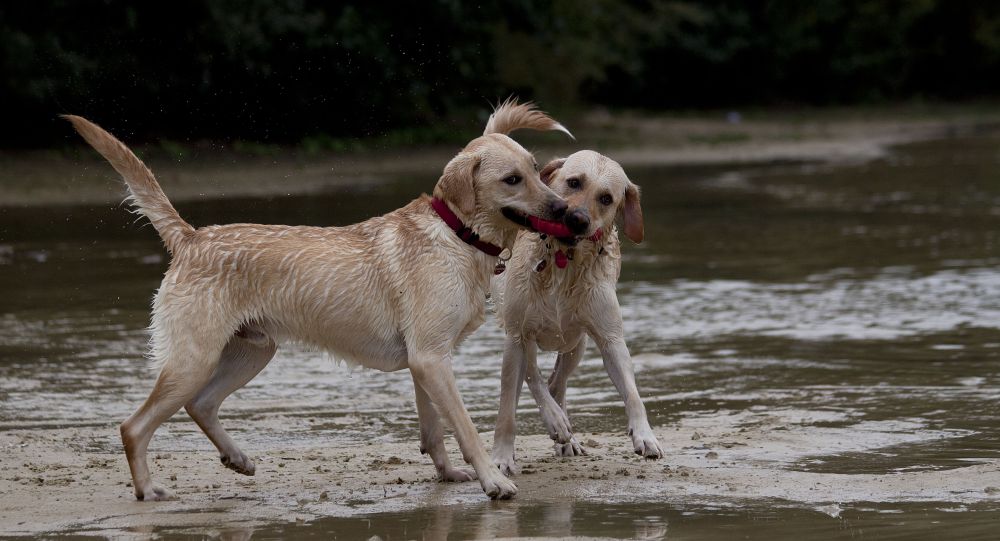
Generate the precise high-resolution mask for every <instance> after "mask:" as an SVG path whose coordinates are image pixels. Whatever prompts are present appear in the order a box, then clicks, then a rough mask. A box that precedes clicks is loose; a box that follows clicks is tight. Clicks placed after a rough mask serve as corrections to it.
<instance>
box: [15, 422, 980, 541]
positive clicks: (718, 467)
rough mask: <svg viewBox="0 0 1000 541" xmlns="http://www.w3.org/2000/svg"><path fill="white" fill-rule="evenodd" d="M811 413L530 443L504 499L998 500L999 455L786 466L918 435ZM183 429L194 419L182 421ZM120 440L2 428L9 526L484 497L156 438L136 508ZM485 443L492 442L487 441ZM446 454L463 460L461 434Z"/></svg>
mask: <svg viewBox="0 0 1000 541" xmlns="http://www.w3.org/2000/svg"><path fill="white" fill-rule="evenodd" d="M800 415H804V417H799V416H800ZM809 415H810V413H809V412H791V411H781V412H774V413H770V412H768V411H763V410H758V411H756V412H753V413H750V412H724V413H721V414H718V415H714V416H706V417H702V418H699V419H696V420H688V421H686V422H682V423H679V424H678V425H671V426H661V427H659V428H658V429H657V436H658V437H659V438H660V442H661V444H662V445H663V449H664V451H665V453H666V458H665V459H663V460H657V461H651V460H644V459H641V458H639V457H637V456H635V455H634V454H632V453H631V447H630V445H629V442H628V438H626V437H625V436H624V435H612V434H596V433H594V434H591V433H584V434H581V435H580V437H581V440H582V441H583V443H584V447H585V448H586V450H587V452H588V455H587V456H584V457H574V458H557V457H555V456H553V455H552V454H551V441H549V440H548V438H547V437H545V436H540V435H535V436H527V437H521V438H519V439H518V442H517V443H518V445H517V450H518V457H522V458H520V465H521V467H522V468H523V471H522V473H521V474H520V475H519V476H517V477H516V478H515V479H516V482H517V484H518V488H519V490H520V492H519V493H518V495H517V496H516V498H515V500H514V501H513V502H498V503H495V504H493V505H495V506H498V507H501V508H502V507H503V506H504V505H517V506H526V505H528V506H530V505H532V504H533V503H538V504H541V503H543V502H558V501H560V500H562V499H565V498H567V495H572V496H571V497H570V499H572V500H574V501H577V502H581V501H582V502H586V501H600V502H622V503H629V502H638V503H643V502H646V501H656V502H662V503H664V505H667V504H669V503H680V502H684V503H685V504H686V505H691V504H692V503H698V502H702V503H708V502H715V503H716V504H718V503H719V502H738V501H741V500H753V501H757V502H760V501H768V500H773V504H774V505H779V506H780V505H784V506H788V505H795V506H798V507H805V508H810V509H814V510H817V511H820V512H822V513H825V514H828V515H831V516H837V515H838V514H839V513H840V512H841V510H842V508H841V505H842V504H844V503H845V502H880V503H882V504H887V505H891V504H894V503H907V502H944V503H942V504H941V505H944V506H945V507H950V508H953V509H954V510H962V509H963V508H964V507H965V506H969V505H975V504H982V503H998V502H1000V460H985V461H981V462H975V463H970V464H969V465H968V466H965V467H958V468H953V469H947V470H928V471H913V472H893V473H885V474H854V475H849V476H848V475H843V474H838V473H816V472H808V471H799V470H795V469H789V467H788V466H789V464H790V463H793V462H795V461H796V460H798V459H800V458H802V457H804V456H808V455H814V454H816V452H817V451H818V450H820V449H824V450H825V451H828V452H844V451H846V450H852V451H859V452H860V451H871V450H872V449H869V448H868V446H874V447H884V446H887V445H892V444H893V443H903V442H906V441H908V440H911V439H913V438H914V436H913V434H912V433H911V432H910V431H908V430H901V429H900V427H895V428H894V427H892V426H890V425H885V426H881V427H879V426H874V427H869V428H868V429H867V430H866V431H865V432H866V433H859V432H858V431H857V430H855V429H851V430H847V429H836V430H833V429H829V430H824V429H823V428H821V427H822V425H823V422H824V421H827V419H823V418H815V417H813V418H810V417H809ZM177 422H184V423H190V422H191V421H190V420H188V419H186V418H185V417H184V416H183V415H179V416H177V418H175V421H174V423H177ZM224 422H225V421H224ZM250 422H251V423H252V424H253V425H255V428H257V429H259V430H265V431H274V432H280V431H281V429H282V426H281V425H282V422H281V421H280V420H271V421H268V422H265V423H262V422H260V421H250ZM293 422H294V421H293ZM903 428H905V427H903ZM115 432H116V426H114V425H112V424H108V425H103V426H93V427H75V428H70V429H62V428H41V427H39V428H35V429H27V430H22V429H18V430H10V431H5V432H4V433H3V434H0V448H2V449H3V457H2V460H0V466H2V471H3V473H2V475H0V487H2V488H0V531H2V532H4V533H6V534H11V535H39V534H44V533H53V532H59V533H60V534H69V533H75V534H88V535H102V536H104V535H107V536H110V535H114V536H115V537H122V536H124V537H129V536H130V535H135V536H136V537H142V536H144V533H149V532H153V531H156V530H157V529H162V528H169V529H171V530H174V531H178V530H179V531H184V530H186V529H188V528H190V529H191V531H197V532H202V533H208V532H216V533H219V532H221V533H226V532H234V531H235V532H238V531H252V530H253V529H254V528H260V527H263V526H266V525H268V524H273V523H275V522H278V523H280V522H289V523H295V522H302V521H311V520H314V519H318V518H320V517H330V516H351V515H358V514H365V513H380V512H387V511H404V510H413V509H421V508H434V507H440V506H453V505H457V504H470V503H479V502H483V501H485V500H486V496H484V495H483V493H482V492H481V490H480V488H479V484H478V483H476V482H471V483H462V484H452V483H448V484H445V483H439V482H437V481H436V480H435V479H434V475H433V474H434V472H433V467H432V466H431V464H430V463H429V460H428V459H426V458H425V457H422V456H421V455H420V454H419V453H418V452H417V450H416V448H417V442H416V441H414V442H405V443H403V442H400V443H370V444H367V445H352V446H346V447H345V446H337V445H336V444H332V445H331V446H326V445H323V446H307V447H289V448H282V447H280V446H276V447H274V448H270V449H264V450H262V449H246V450H247V451H249V453H250V455H251V456H253V457H255V458H256V462H257V473H256V475H255V476H253V477H243V476H240V475H238V474H235V473H233V472H231V471H229V470H227V469H226V468H225V467H223V466H222V465H221V464H220V463H219V461H218V459H217V458H216V456H215V454H214V452H213V450H210V446H209V444H208V443H207V442H206V443H205V445H204V447H205V449H204V450H199V451H182V450H170V451H164V450H163V449H164V448H165V447H166V448H170V447H171V445H170V439H169V436H167V437H166V438H164V437H162V436H160V437H159V438H158V439H157V441H155V442H154V445H153V447H154V448H155V449H159V451H154V452H152V453H151V455H150V458H151V468H152V471H153V473H154V476H156V477H158V478H159V480H160V481H162V482H164V483H165V485H166V486H168V487H169V488H170V489H171V490H172V491H173V492H174V493H175V495H176V496H177V497H178V500H176V501H170V502H157V503H143V502H136V501H135V500H134V498H133V496H132V491H131V487H130V481H129V477H128V469H127V467H126V466H125V460H124V457H123V455H122V454H121V453H110V454H109V453H100V452H92V451H88V450H86V447H87V444H88V442H92V441H94V440H109V439H115V438H116V434H115ZM161 432H162V431H161ZM483 436H484V439H485V440H486V441H487V445H489V444H490V441H489V440H490V437H489V435H486V434H484V435H483ZM954 436H955V435H949V434H947V433H941V434H938V435H937V437H942V438H946V437H954ZM925 437H927V436H926V435H925ZM931 437H934V436H931ZM449 450H450V451H451V454H452V455H453V456H452V460H453V462H456V463H458V462H459V460H460V459H459V458H458V456H457V448H456V445H455V444H454V442H453V441H452V440H451V439H450V438H449ZM484 533H490V532H484ZM494 533H496V532H494Z"/></svg>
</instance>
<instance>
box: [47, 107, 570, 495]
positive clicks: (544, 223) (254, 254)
mask: <svg viewBox="0 0 1000 541" xmlns="http://www.w3.org/2000/svg"><path fill="white" fill-rule="evenodd" d="M66 118H67V119H68V120H69V121H70V122H72V123H73V126H74V127H75V128H76V130H77V131H78V132H79V133H80V135H82V136H83V138H84V139H85V140H86V141H87V142H88V143H90V145H91V146H93V147H94V148H95V149H96V150H97V151H98V152H99V153H100V154H101V155H103V156H104V157H105V158H106V159H107V160H108V161H109V162H110V163H111V165H112V166H113V167H114V168H115V170H116V171H118V173H119V174H121V175H122V177H124V179H125V182H126V184H127V185H128V188H129V191H130V198H131V201H132V203H133V204H134V205H135V207H136V209H137V210H138V212H141V213H142V214H143V215H145V216H146V217H147V218H148V219H149V221H150V222H152V224H153V227H155V228H156V231H157V232H158V233H159V234H160V236H161V237H162V239H163V242H164V244H165V245H166V248H167V250H168V251H169V252H170V253H171V255H172V258H171V261H170V267H169V269H168V270H167V272H166V275H165V276H164V278H163V282H162V284H161V286H160V289H159V290H158V291H157V293H156V296H155V298H154V301H153V314H152V323H151V325H150V330H151V335H152V336H151V339H150V342H151V349H150V357H151V358H152V360H153V361H154V363H155V366H157V367H158V369H159V375H158V376H157V379H156V383H155V385H154V387H153V390H152V392H151V393H150V395H149V398H147V399H146V401H145V403H144V404H142V406H141V407H140V408H139V409H138V410H137V411H136V412H135V413H134V414H132V416H131V417H129V418H128V419H127V420H126V421H125V422H124V423H122V425H121V435H122V442H123V443H124V446H125V454H126V457H127V458H128V463H129V468H130V469H131V473H132V481H133V483H134V487H135V495H136V498H138V499H139V500H147V501H148V500H162V499H167V498H169V497H170V494H169V493H168V491H166V490H165V489H164V488H162V487H160V486H157V485H155V484H154V483H153V480H152V477H151V476H150V472H149V467H148V465H147V463H146V452H147V448H148V445H149V441H150V439H151V438H152V436H153V432H154V431H155V430H156V429H157V427H159V426H160V424H162V423H163V422H164V421H166V420H167V419H168V418H169V417H170V416H172V415H173V414H174V413H175V412H177V411H178V410H179V409H180V408H181V407H184V408H186V410H187V412H188V413H189V414H190V415H191V418H192V419H194V420H195V422H196V423H197V424H198V426H200V427H201V429H202V430H203V431H204V432H205V434H206V435H207V436H208V437H209V439H211V440H212V443H214V444H215V446H216V447H217V448H218V449H219V453H220V455H221V459H222V462H223V464H225V465H226V466H228V467H229V468H231V469H233V470H235V471H237V472H239V473H243V474H246V475H253V473H254V464H253V462H252V461H251V460H250V458H248V457H247V456H246V455H245V454H244V453H243V451H241V450H240V448H239V447H238V446H237V445H236V443H235V442H234V441H233V440H232V438H230V436H229V435H228V434H227V433H226V431H225V430H224V429H223V427H222V425H221V424H220V423H219V417H218V411H219V406H220V404H221V403H222V401H223V400H225V398H226V397H227V396H229V395H230V394H231V393H232V392H233V391H235V390H237V389H239V388H241V387H243V386H244V385H245V384H246V383H247V382H249V381H250V380H251V379H253V377H254V376H256V375H257V373H259V372H260V371H261V370H262V369H263V368H264V367H265V366H266V365H267V364H268V362H269V361H270V360H271V358H272V357H273V356H274V353H275V351H276V349H277V345H278V344H280V343H282V342H285V341H297V342H302V343H305V344H309V345H311V346H315V347H318V348H320V349H323V350H326V351H329V352H331V353H332V354H333V355H335V356H336V357H338V358H341V359H345V360H347V361H349V362H352V363H356V364H358V365H361V366H365V367H368V368H374V369H376V370H382V371H394V370H402V369H405V368H409V369H410V373H411V375H412V377H413V383H414V391H415V394H416V405H417V413H418V416H419V418H420V449H421V451H422V452H426V453H429V454H430V456H431V460H432V461H433V462H434V465H435V467H436V468H437V471H438V474H439V476H440V478H441V479H442V480H447V481H467V480H472V479H475V478H476V476H477V475H478V479H479V482H480V484H481V485H482V488H483V490H484V491H485V492H486V494H488V495H489V496H490V497H491V498H501V499H503V498H510V497H511V496H513V495H514V494H515V493H516V492H517V487H516V486H515V485H514V484H513V483H512V482H511V481H510V480H508V479H507V478H506V477H504V475H503V474H502V473H501V472H500V471H499V470H498V469H497V468H496V466H495V465H494V464H493V462H492V461H491V460H490V456H489V454H488V453H487V452H486V449H485V447H484V446H483V443H482V441H481V440H480V438H479V434H478V433H477V432H476V428H475V426H473V424H472V420H471V419H470V417H469V414H468V412H467V411H466V409H465V406H464V404H463V403H462V399H461V397H460V396H459V392H458V388H457V387H456V385H455V378H454V376H453V373H452V369H451V352H452V350H453V349H454V347H455V346H456V344H458V343H459V342H460V341H461V340H462V339H463V338H464V337H465V336H467V335H468V334H469V333H471V332H472V331H474V330H475V329H476V328H477V327H479V326H480V325H481V324H482V323H483V321H484V318H485V299H486V296H487V293H488V290H489V284H490V278H491V277H492V276H493V273H494V269H495V266H496V265H497V261H498V255H503V252H502V249H503V248H504V247H509V246H512V245H513V242H514V238H515V236H516V234H517V232H518V230H520V229H524V228H526V227H532V226H533V225H532V224H534V227H536V228H540V230H545V229H546V228H552V227H554V228H555V230H556V231H560V230H561V229H560V228H564V226H563V225H562V224H561V223H556V222H553V221H555V220H560V219H562V218H563V215H564V213H565V211H566V202H565V201H564V200H563V199H562V198H560V197H559V196H557V195H556V194H555V193H554V192H553V191H552V190H551V189H550V188H548V187H547V186H546V185H545V184H543V183H542V182H541V180H540V179H539V173H538V170H537V164H536V163H535V160H534V158H533V157H532V155H531V153H529V152H528V151H526V150H525V149H524V148H523V147H521V145H519V144H518V143H516V142H515V141H514V140H513V139H511V138H510V137H508V136H507V135H505V134H507V133H510V132H511V131H513V130H516V129H520V128H529V129H536V130H561V131H566V129H565V128H563V127H562V125H560V124H559V123H558V122H556V121H554V120H552V119H551V118H550V117H548V116H547V115H545V114H544V113H542V112H540V111H538V110H536V109H534V107H533V106H532V105H531V104H518V103H517V102H516V101H512V100H508V101H507V102H505V103H503V104H502V105H501V106H500V107H498V108H497V109H496V111H495V112H494V114H493V116H491V117H490V120H489V122H488V124H487V126H486V130H485V132H484V135H483V136H482V137H479V138H477V139H475V140H473V141H471V142H470V143H469V144H468V145H466V147H465V148H464V149H463V150H462V151H461V152H459V153H458V155H456V156H455V157H454V158H453V159H452V160H451V161H450V162H449V163H448V164H447V166H445V168H444V172H443V174H442V175H441V177H440V179H439V180H438V182H437V184H436V186H435V187H434V192H433V193H434V197H433V198H431V197H428V196H426V195H425V196H422V197H419V198H417V199H415V200H413V201H412V202H411V203H409V204H408V205H406V206H405V207H403V208H401V209H398V210H395V211H393V212H390V213H388V214H386V215H384V216H381V217H377V218H372V219H370V220H368V221H365V222H362V223H359V224H355V225H350V226H346V227H294V226H283V225H255V224H230V225H213V226H208V227H202V228H197V229H196V228H194V227H192V226H191V225H190V224H188V223H187V222H185V221H184V220H183V219H182V218H181V217H180V215H179V214H178V213H177V211H176V210H175V209H174V207H173V206H172V205H171V203H170V201H168V199H167V197H166V195H165V194H164V193H163V191H162V190H161V188H160V186H159V184H158V183H157V181H156V179H155V178H154V176H153V174H152V172H150V170H149V169H148V168H147V167H146V166H145V165H144V164H143V163H142V162H141V161H140V160H139V159H138V158H137V157H136V156H135V154H133V153H132V151H130V150H129V149H128V148H127V147H126V146H125V145H123V144H122V143H121V142H119V141H118V140H117V139H115V138H114V137H113V136H112V135H111V134H109V133H107V132H106V131H104V130H103V129H101V128H100V127H98V126H96V125H95V124H92V123H91V122H89V121H87V120H85V119H83V118H80V117H77V116H67V117H66ZM566 133H569V132H568V131H566ZM507 257H509V252H507ZM358 400H364V397H358ZM441 415H443V416H444V417H445V419H446V420H447V421H448V423H449V424H450V425H451V426H453V427H454V430H455V437H456V439H457V440H458V443H459V446H460V447H461V450H462V455H463V457H464V458H465V461H466V462H468V463H470V464H472V467H473V468H474V469H475V473H473V472H468V471H465V470H461V469H458V468H454V467H452V466H451V464H449V461H448V457H447V454H446V452H445V447H444V443H443V430H442V424H441V420H440V416H441Z"/></svg>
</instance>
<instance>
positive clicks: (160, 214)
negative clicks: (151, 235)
mask: <svg viewBox="0 0 1000 541" xmlns="http://www.w3.org/2000/svg"><path fill="white" fill-rule="evenodd" d="M62 118H64V119H66V120H68V121H70V122H71V123H72V124H73V127H74V128H75V129H76V131H77V133H79V134H80V136H82V137H83V139H84V140H85V141H87V143H89V144H90V146H92V147H94V150H96V151H97V152H98V153H100V154H101V156H104V158H105V159H106V160H108V162H109V163H111V166H112V167H114V168H115V171H118V174H119V175H121V176H122V178H123V179H125V184H126V185H127V186H128V190H129V200H131V202H132V204H133V205H135V206H136V208H138V210H139V212H141V213H142V214H143V216H145V217H146V218H148V219H149V221H150V223H152V224H153V227H154V228H156V232H157V233H159V234H160V238H162V239H163V244H164V245H166V247H167V250H169V251H170V253H172V254H173V253H176V252H177V249H178V248H179V247H180V246H181V245H182V244H183V243H184V241H185V239H187V238H188V237H190V236H191V235H192V234H194V231H195V230H194V227H192V226H191V224H189V223H187V222H185V221H184V219H183V218H181V215H180V214H178V213H177V210H176V209H175V208H174V206H173V205H171V204H170V200H168V199H167V195H166V194H164V193H163V190H162V189H161V188H160V185H159V183H157V182H156V177H155V176H153V172H152V171H150V170H149V168H148V167H146V164H144V163H142V160H140V159H139V157H138V156H136V155H135V154H134V153H133V152H132V151H131V150H129V149H128V147H126V146H125V145H124V144H123V143H122V142H121V141H119V140H118V139H116V138H115V136H113V135H111V134H110V133H108V132H106V131H104V129H102V128H101V127H100V126H98V125H97V124H94V123H93V122H91V121H89V120H87V119H85V118H83V117H79V116H75V115H62Z"/></svg>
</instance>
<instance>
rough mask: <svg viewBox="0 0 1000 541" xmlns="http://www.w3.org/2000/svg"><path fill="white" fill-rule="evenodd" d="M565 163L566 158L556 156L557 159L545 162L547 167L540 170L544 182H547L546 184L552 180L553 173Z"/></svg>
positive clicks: (539, 173)
mask: <svg viewBox="0 0 1000 541" xmlns="http://www.w3.org/2000/svg"><path fill="white" fill-rule="evenodd" d="M564 163H566V158H556V159H555V160H552V161H551V162H549V163H547V164H545V167H543V168H542V170H541V171H539V172H538V176H539V177H540V178H541V179H542V182H543V183H545V185H546V186H548V185H549V183H550V182H552V175H554V174H555V173H556V171H557V170H558V169H559V168H561V167H562V166H563V164H564Z"/></svg>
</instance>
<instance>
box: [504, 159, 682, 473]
mask: <svg viewBox="0 0 1000 541" xmlns="http://www.w3.org/2000/svg"><path fill="white" fill-rule="evenodd" d="M541 176H542V181H543V182H545V183H546V184H548V185H549V186H550V187H551V188H552V189H553V190H554V191H555V192H556V193H557V194H559V195H561V196H562V197H564V198H566V200H567V202H568V203H569V210H568V211H567V213H566V217H565V223H566V225H567V226H568V227H569V228H570V229H571V230H572V234H571V235H569V236H559V234H556V236H551V235H549V236H546V235H536V234H531V233H527V232H522V233H521V234H519V235H518V237H517V242H516V243H515V244H514V253H513V257H512V258H511V260H510V270H509V271H507V272H506V273H505V274H503V275H501V276H498V277H496V278H495V279H494V280H493V284H492V290H493V298H494V299H495V302H496V303H497V311H498V315H499V318H500V320H501V322H502V325H503V327H504V329H505V331H506V334H507V341H506V345H505V347H504V355H503V369H502V373H501V384H502V387H501V391H500V411H499V413H498V415H497V426H496V432H495V437H494V447H493V461H494V462H495V463H496V464H497V466H498V467H499V468H500V470H501V471H502V472H504V473H505V474H507V475H511V474H515V473H517V471H518V468H517V465H516V462H515V460H514V435H515V423H514V416H515V413H516V408H517V402H518V398H519V397H520V394H521V385H522V383H523V382H524V381H525V380H527V382H528V388H529V389H530V390H531V394H532V396H533V397H534V399H535V402H536V403H537V404H538V407H539V409H540V410H541V413H542V419H543V421H544V423H545V427H546V428H547V430H548V432H549V435H550V436H551V437H552V439H553V440H555V442H556V443H555V450H556V454H557V455H559V456H574V455H582V454H584V451H583V448H582V447H580V444H579V443H578V442H577V440H576V439H575V438H574V437H573V433H572V427H571V425H570V421H569V415H568V413H567V411H566V382H567V380H568V379H569V376H570V374H571V373H572V372H573V369H575V368H576V366H577V365H578V364H579V363H580V359H581V358H582V357H583V352H584V350H585V349H586V346H587V337H588V336H590V337H591V338H592V339H593V340H594V342H595V343H596V344H597V347H598V349H600V351H601V356H602V357H603V358H604V367H605V369H607V372H608V375H609V376H610V377H611V381H612V382H613V383H614V385H615V387H616V388H617V389H618V392H619V393H620V394H621V396H622V398H623V399H624V401H625V411H626V413H627V414H628V433H629V435H630V436H631V437H632V445H633V447H634V449H635V452H636V453H637V454H640V455H642V456H645V457H647V458H660V457H661V456H663V451H662V450H661V449H660V444H659V442H657V440H656V436H654V435H653V431H652V429H651V428H650V426H649V421H648V419H647V418H646V408H645V406H644V405H643V403H642V400H641V399H640V398H639V392H638V390H637V389H636V385H635V374H634V372H633V369H632V358H631V357H630V356H629V351H628V348H627V347H626V345H625V337H624V331H623V328H622V315H621V309H620V307H619V305H618V297H617V296H616V294H615V284H616V283H617V282H618V276H619V274H620V273H621V250H620V245H619V242H618V231H617V228H616V226H615V218H616V216H618V215H621V216H622V217H623V225H624V230H625V236H626V237H628V238H629V239H631V240H632V241H633V242H636V243H638V242H642V238H643V222H642V208H641V207H640V206H639V187H638V186H636V185H635V184H633V183H632V182H631V181H629V179H628V177H627V176H625V171H623V170H622V168H621V166H620V165H618V163H617V162H615V161H613V160H611V159H609V158H607V157H606V156H603V155H601V154H598V153H596V152H593V151H589V150H584V151H580V152H577V153H575V154H573V155H571V156H570V157H568V158H565V159H558V160H554V161H552V162H551V163H549V164H548V165H546V166H545V167H544V168H543V169H542V174H541ZM538 348H541V349H543V350H546V351H557V352H558V357H557V359H556V366H555V368H554V369H553V371H552V375H551V377H550V378H549V381H548V385H547V386H546V385H545V383H544V382H543V379H542V375H541V372H540V371H539V369H538V364H537V359H536V357H537V350H538Z"/></svg>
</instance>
